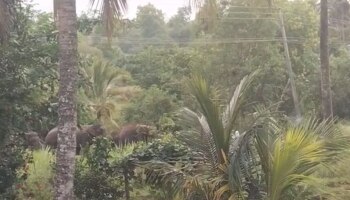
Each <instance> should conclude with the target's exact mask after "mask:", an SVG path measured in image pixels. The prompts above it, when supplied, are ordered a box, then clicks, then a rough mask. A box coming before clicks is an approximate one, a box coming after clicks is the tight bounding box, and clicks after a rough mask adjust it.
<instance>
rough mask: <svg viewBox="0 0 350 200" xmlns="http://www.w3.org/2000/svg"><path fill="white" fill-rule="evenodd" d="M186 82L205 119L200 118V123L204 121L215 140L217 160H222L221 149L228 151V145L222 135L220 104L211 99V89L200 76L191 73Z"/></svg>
mask: <svg viewBox="0 0 350 200" xmlns="http://www.w3.org/2000/svg"><path fill="white" fill-rule="evenodd" d="M188 83H189V84H188V85H189V88H190V90H191V92H192V94H193V95H194V97H195V98H196V100H197V102H198V103H199V106H200V108H201V112H202V114H203V117H204V118H205V120H203V119H202V120H201V121H202V125H205V124H203V122H204V121H206V123H207V125H208V128H209V129H210V133H211V137H212V138H213V141H214V142H215V146H216V151H217V155H218V160H219V162H222V161H223V160H222V155H221V150H223V151H224V152H228V149H229V146H228V145H227V146H225V144H228V143H227V141H225V138H226V137H225V136H224V133H225V131H224V126H223V124H222V120H221V111H220V105H219V104H218V102H216V101H215V100H213V99H212V96H211V95H212V90H211V88H210V87H209V85H208V83H207V82H206V80H205V79H204V78H203V77H202V76H200V75H193V76H192V77H191V78H190V80H189V82H188ZM203 128H207V127H203Z"/></svg>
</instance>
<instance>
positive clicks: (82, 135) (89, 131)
mask: <svg viewBox="0 0 350 200" xmlns="http://www.w3.org/2000/svg"><path fill="white" fill-rule="evenodd" d="M57 134H58V128H57V127H55V128H53V129H52V130H51V131H49V133H48V134H47V135H46V137H45V144H46V145H47V146H50V147H51V148H56V147H57ZM104 134H105V130H104V129H103V128H102V126H101V125H99V124H97V125H86V126H82V127H81V128H80V129H79V130H78V132H77V135H76V137H77V139H76V141H77V154H79V152H80V150H81V148H82V147H84V146H86V145H89V144H91V142H92V140H93V139H94V138H95V137H99V136H103V135H104Z"/></svg>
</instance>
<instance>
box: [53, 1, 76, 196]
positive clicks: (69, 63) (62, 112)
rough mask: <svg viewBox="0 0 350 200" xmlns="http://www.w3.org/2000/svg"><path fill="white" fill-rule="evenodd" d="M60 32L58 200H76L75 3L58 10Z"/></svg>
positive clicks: (63, 4) (71, 2)
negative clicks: (74, 192)
mask: <svg viewBox="0 0 350 200" xmlns="http://www.w3.org/2000/svg"><path fill="white" fill-rule="evenodd" d="M57 16H58V22H57V26H58V27H57V28H58V32H59V34H58V35H59V37H58V48H59V77H60V78H59V93H58V96H59V106H58V116H59V120H58V136H57V137H58V138H57V147H58V148H57V153H56V180H55V199H73V196H74V195H73V176H74V167H75V149H76V148H75V147H76V137H75V132H76V131H77V127H76V126H77V112H76V106H75V102H76V100H75V93H76V89H75V88H76V79H77V65H78V54H77V53H78V52H77V47H78V44H77V43H78V40H77V26H76V25H77V17H76V6H75V1H74V0H61V1H60V2H59V6H58V8H57Z"/></svg>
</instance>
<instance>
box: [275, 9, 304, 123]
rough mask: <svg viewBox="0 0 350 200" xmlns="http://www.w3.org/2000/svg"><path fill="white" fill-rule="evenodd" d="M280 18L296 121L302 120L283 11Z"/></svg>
mask: <svg viewBox="0 0 350 200" xmlns="http://www.w3.org/2000/svg"><path fill="white" fill-rule="evenodd" d="M279 16H280V25H281V32H282V39H283V46H284V57H285V62H286V69H287V73H288V75H289V81H290V87H291V89H292V96H293V102H294V109H295V114H296V119H297V120H299V119H301V110H300V102H299V98H298V94H297V90H296V86H295V79H294V72H293V69H292V63H291V61H290V57H289V49H288V41H287V35H286V30H285V28H284V20H283V14H282V12H281V11H280V12H279Z"/></svg>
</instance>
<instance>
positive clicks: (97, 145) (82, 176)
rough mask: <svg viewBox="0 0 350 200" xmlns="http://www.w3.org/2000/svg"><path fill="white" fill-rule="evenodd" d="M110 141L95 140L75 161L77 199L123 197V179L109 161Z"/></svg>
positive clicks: (103, 139) (105, 139)
mask: <svg viewBox="0 0 350 200" xmlns="http://www.w3.org/2000/svg"><path fill="white" fill-rule="evenodd" d="M112 147H113V146H112V144H111V141H110V140H109V139H107V138H97V139H96V141H95V142H94V144H93V145H91V146H90V148H89V149H87V151H86V152H85V153H84V154H83V156H82V157H81V158H78V159H77V163H76V168H75V176H74V186H75V187H74V193H75V195H76V197H78V198H79V199H96V200H97V199H118V198H120V197H122V196H123V195H124V190H123V181H122V180H123V177H122V176H121V175H118V170H120V168H116V167H115V166H113V165H112V162H111V161H110V156H111V155H110V153H111V151H112Z"/></svg>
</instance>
